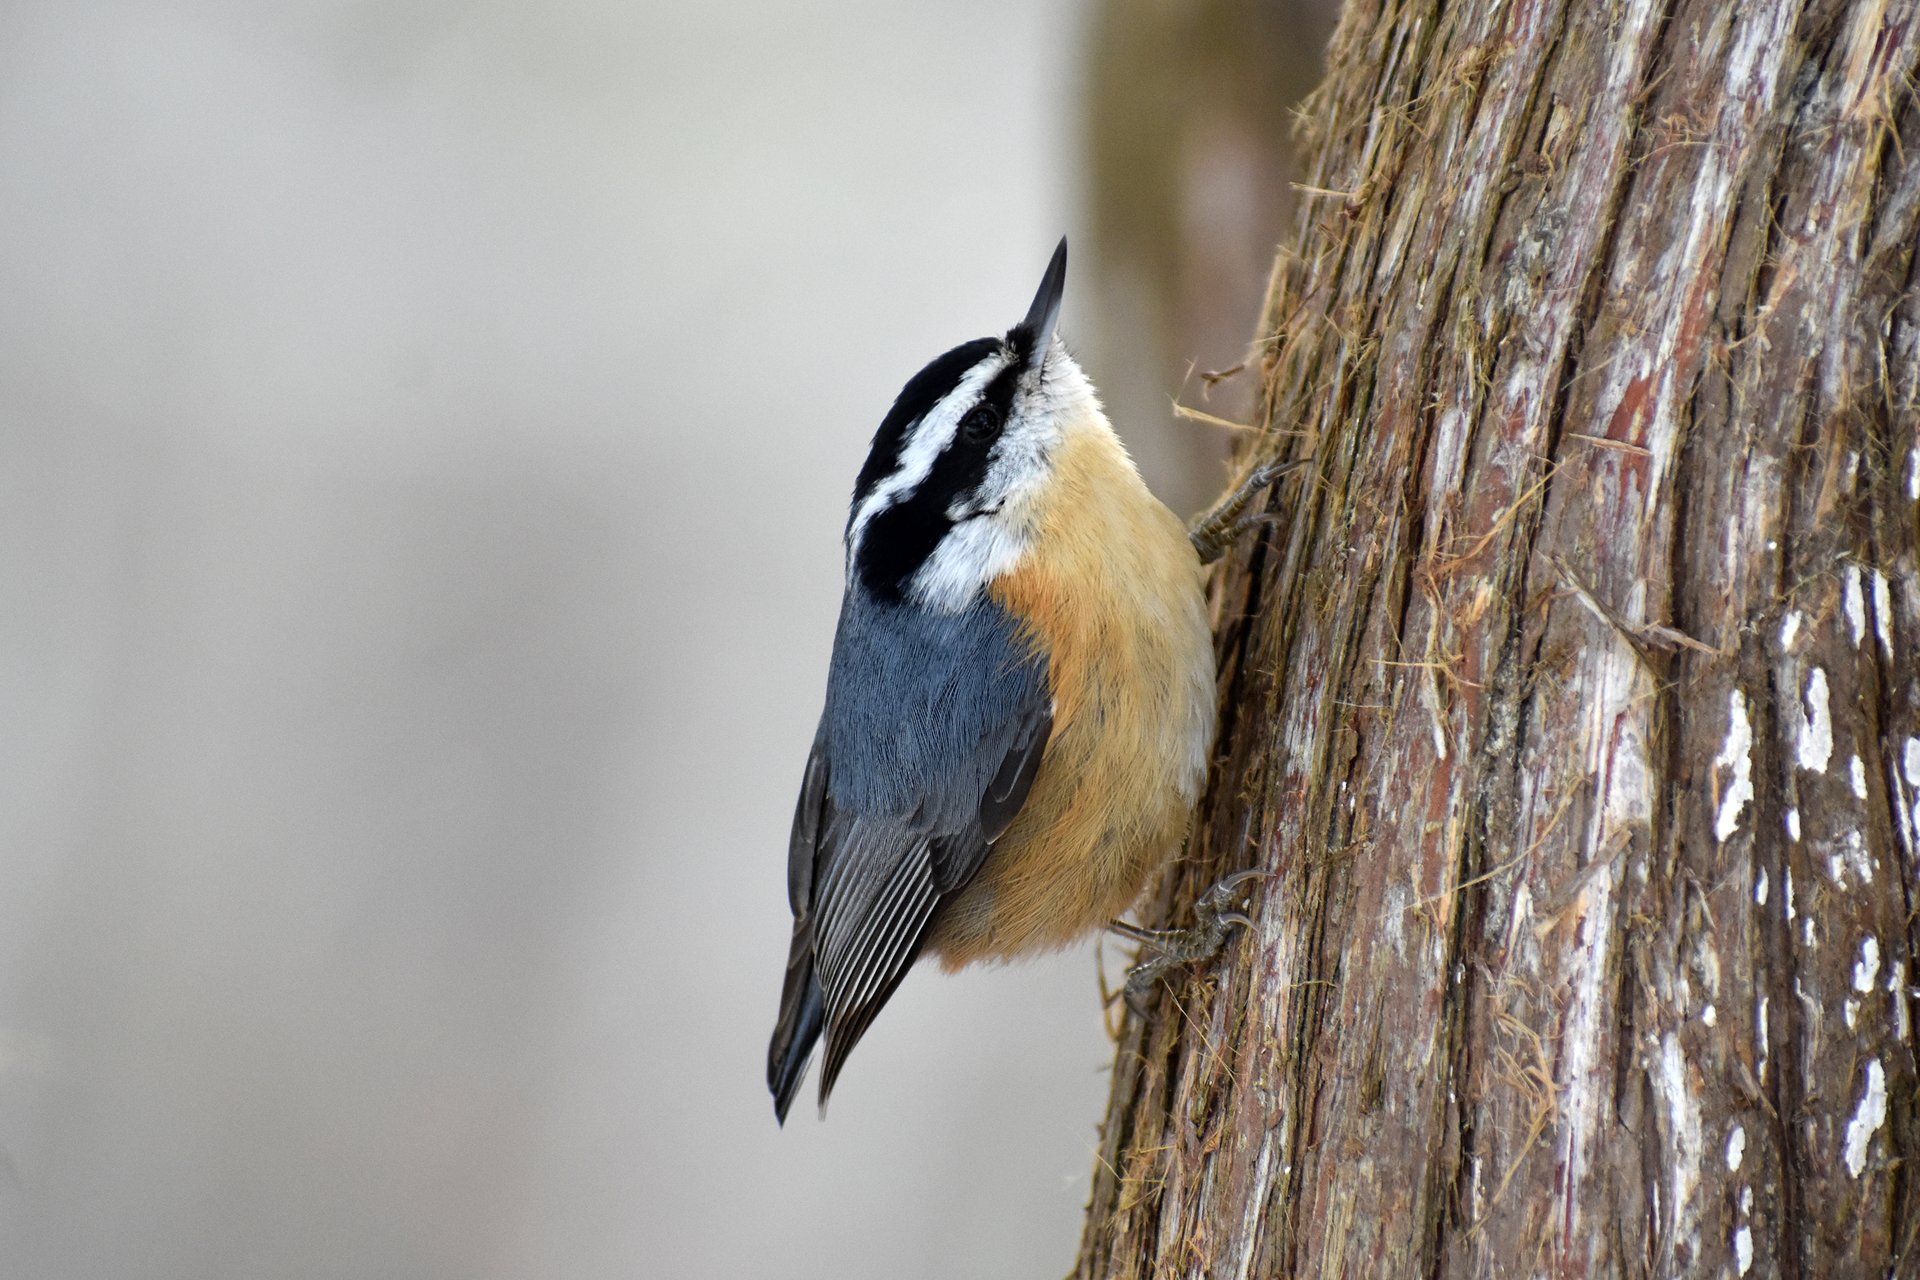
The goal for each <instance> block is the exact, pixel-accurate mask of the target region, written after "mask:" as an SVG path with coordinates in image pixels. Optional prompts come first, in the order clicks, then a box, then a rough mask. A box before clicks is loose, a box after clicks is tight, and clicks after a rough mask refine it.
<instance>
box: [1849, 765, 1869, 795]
mask: <svg viewBox="0 0 1920 1280" xmlns="http://www.w3.org/2000/svg"><path fill="white" fill-rule="evenodd" d="M1847 774H1848V777H1849V779H1850V780H1851V781H1852V783H1853V798H1854V799H1855V800H1865V799H1866V798H1867V764H1866V761H1864V760H1862V759H1861V758H1860V757H1859V756H1852V757H1850V758H1849V759H1848V760H1847Z"/></svg>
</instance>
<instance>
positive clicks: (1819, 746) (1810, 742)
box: [1795, 667, 1833, 773]
mask: <svg viewBox="0 0 1920 1280" xmlns="http://www.w3.org/2000/svg"><path fill="white" fill-rule="evenodd" d="M1797 736H1798V738H1799V741H1798V742H1797V743H1796V744H1795V750H1796V754H1797V755H1798V756H1799V758H1800V767H1801V768H1802V769H1808V770H1811V771H1812V772H1814V773H1825V772H1826V771H1827V762H1828V761H1829V760H1832V759H1833V713H1832V711H1831V710H1829V709H1828V707H1827V673H1826V671H1825V670H1824V669H1823V668H1821V667H1815V668H1814V669H1813V674H1812V675H1810V676H1808V677H1807V693H1806V714H1805V716H1804V717H1803V718H1802V719H1801V720H1800V726H1799V733H1798V735H1797Z"/></svg>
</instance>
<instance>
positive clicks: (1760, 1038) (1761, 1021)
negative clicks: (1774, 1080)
mask: <svg viewBox="0 0 1920 1280" xmlns="http://www.w3.org/2000/svg"><path fill="white" fill-rule="evenodd" d="M1768 1008H1769V997H1767V996H1761V997H1760V998H1759V999H1758V1000H1757V1001H1755V1002H1754V1006H1753V1042H1754V1044H1755V1045H1757V1046H1759V1051H1760V1065H1759V1067H1758V1068H1757V1070H1758V1071H1759V1074H1760V1080H1761V1083H1763V1084H1764V1083H1765V1082H1766V1079H1767V1044H1768V1043H1769V1042H1768V1040H1767V1012H1768Z"/></svg>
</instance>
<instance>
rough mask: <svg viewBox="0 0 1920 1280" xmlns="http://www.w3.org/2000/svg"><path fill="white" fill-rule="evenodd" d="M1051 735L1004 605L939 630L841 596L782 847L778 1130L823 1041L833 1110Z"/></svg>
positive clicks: (1028, 656)
mask: <svg viewBox="0 0 1920 1280" xmlns="http://www.w3.org/2000/svg"><path fill="white" fill-rule="evenodd" d="M1052 729H1053V718H1052V708H1051V699H1050V698H1049V696H1048V692H1047V683H1046V665H1045V662H1044V659H1042V658H1040V657H1039V656H1038V655H1036V654H1034V653H1033V652H1032V650H1031V647H1030V646H1029V645H1027V644H1026V643H1025V642H1024V641H1023V640H1021V639H1020V637H1019V632H1018V628H1016V627H1015V626H1014V625H1013V623H1012V620H1011V619H1010V618H1008V617H1007V615H1006V614H1005V613H1004V612H1003V611H1001V610H999V608H998V607H997V606H994V605H991V604H989V603H984V602H983V603H982V604H979V605H976V606H975V607H974V608H973V609H972V610H969V611H967V612H966V613H964V614H962V615H957V616H949V617H942V616H939V615H933V614H929V613H927V612H926V611H919V610H913V609H908V608H901V607H888V606H880V605H878V604H876V603H875V602H872V601H871V600H866V599H864V598H863V597H862V593H861V592H860V591H859V590H858V589H857V588H855V589H852V590H850V591H849V593H848V598H847V601H846V602H845V603H844V604H843V607H842V610H841V620H840V631H839V634H838V635H837V636H836V638H835V642H834V663H833V668H832V671H831V673H830V675H829V679H828V689H827V709H826V712H825V713H824V714H823V715H822V717H821V722H820V729H819V732H818V734H817V735H816V737H815V739H814V745H813V750H812V751H811V752H810V753H809V755H808V759H807V767H806V771H805V774H804V775H803V777H802V781H801V787H800V800H799V803H798V805H797V806H796V808H795V812H794V824H793V834H792V838H791V841H790V844H789V849H788V862H787V896H788V899H789V902H790V903H791V905H792V907H793V913H794V941H793V946H792V951H791V955H790V958H789V961H788V969H787V986H786V989H785V991H784V992H783V994H782V998H781V1017H780V1021H779V1022H778V1024H777V1025H776V1027H775V1030H774V1039H773V1044H772V1046H771V1047H770V1049H769V1054H768V1068H767V1078H768V1084H769V1086H770V1087H771V1088H772V1089H773V1092H774V1099H775V1111H776V1113H777V1114H779V1115H780V1116H781V1117H783V1118H784V1116H785V1114H786V1107H787V1105H788V1103H789V1102H790V1100H791V1098H792V1095H793V1092H794V1091H795V1089H796V1088H797V1086H798V1083H799V1078H800V1075H801V1073H802V1072H803V1071H804V1070H805V1064H806V1059H807V1057H808V1056H810V1054H811V1052H812V1049H813V1046H814V1043H815V1041H816V1040H817V1039H818V1038H819V1036H820V1035H821V1034H822V1033H823V1032H824V1034H825V1036H826V1054H825V1059H824V1061H823V1063H822V1068H821V1077H820V1102H821V1106H822V1107H824V1106H825V1105H826V1100H827V1097H828V1095H829V1094H830V1093H831V1092H832V1090H833V1086H834V1082H835V1081H836V1080H837V1079H838V1077H839V1074H840V1070H841V1068H842V1067H843V1066H844V1065H845V1064H846V1059H847V1055H848V1054H849V1053H851V1052H852V1050H853V1048H854V1046H855V1045H856V1044H858V1043H859V1041H860V1038H861V1037H862V1036H863V1035H864V1034H865V1033H866V1031H867V1029H868V1028H869V1027H870V1026H871V1025H872V1023H873V1020H874V1017H875V1016H876V1015H877V1014H878V1013H879V1012H880V1010H881V1009H882V1008H883V1007H884V1006H885V1005H886V1003H887V1001H888V999H889V998H891V997H892V995H893V992H894V990H895V989H896V988H897V987H898V986H899V985H900V982H901V980H902V979H903V978H905V976H906V974H907V971H908V970H909V969H910V968H911V967H912V966H913V963H914V961H915V960H916V959H918V958H919V955H920V951H921V948H922V947H923V946H924V945H925V942H926V937H927V933H928V930H929V929H930V928H931V926H932V924H933V922H934V920H935V919H936V917H937V915H938V912H939V908H940V904H941V901H942V900H943V899H944V898H945V897H946V896H947V895H949V894H951V893H953V892H955V891H956V890H958V889H960V888H961V887H963V886H965V885H966V884H967V882H968V881H970V880H971V879H972V878H973V876H974V875H975V874H976V873H978V871H979V869H980V865H981V863H982V862H983V861H984V860H985V858H986V856H987V853H988V851H989V850H990V848H991V847H992V845H993V842H994V841H995V840H997V839H999V838H1000V836H1001V835H1003V834H1004V833H1005V831H1006V829H1007V827H1008V825H1009V824H1010V823H1011V822H1012V821H1013V819H1014V817H1015V816H1016V815H1017V814H1018V813H1019V811H1020V808H1021V806H1022V805H1023V804H1024V803H1025V802H1026V798H1027V794H1028V792H1029V791H1030V790H1031V788H1032V786H1033V780H1034V777H1035V775H1036V774H1037V772H1038V771H1039V767H1040V763H1041V760H1042V758H1043V756H1044V754H1045V751H1046V746H1047V742H1048V740H1049V738H1050V736H1051V734H1052Z"/></svg>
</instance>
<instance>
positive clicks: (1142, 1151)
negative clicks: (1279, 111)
mask: <svg viewBox="0 0 1920 1280" xmlns="http://www.w3.org/2000/svg"><path fill="white" fill-rule="evenodd" d="M1917 73H1920V8H1917V7H1916V4H1915V3H1913V2H1912V0H1908V2H1907V3H1893V2H1890V0H1862V2H1859V3H1851V4H1848V3H1837V2H1835V0H1825V2H1816V3H1798V2H1794V0H1744V2H1743V3H1740V4H1730V3H1727V2H1726V0H1676V2H1675V3H1671V4H1663V3H1655V2H1654V0H1611V3H1607V2H1604V0H1603V2H1602V3H1594V0H1581V2H1578V3H1575V2H1572V0H1541V2H1538V3H1535V2H1531V0H1510V2H1508V3H1487V4H1459V3H1443V2H1442V0H1404V2H1402V3H1398V4H1392V3H1383V0H1355V3H1353V4H1351V5H1350V6H1349V8H1348V10H1347V12H1346V14H1345V16H1344V17H1343V19H1342V22H1341V25H1340V28H1339V30H1338V33H1337V34H1336V36H1335V38H1334V41H1333V45H1332V48H1331V50H1330V52H1329V70H1328V76H1327V79H1326V81H1325V83H1324V84H1323V85H1322V86H1321V88H1320V89H1319V90H1317V91H1316V94H1315V96H1314V97H1313V98H1312V99H1311V100H1310V101H1309V103H1308V104H1307V107H1306V110H1305V112H1304V117H1305V119H1306V120H1307V126H1306V127H1307V129H1308V131H1309V137H1308V138H1307V140H1306V141H1307V149H1308V154H1309V161H1310V165H1311V172H1312V173H1313V174H1314V176H1313V177H1312V179H1311V180H1310V181H1311V186H1312V187H1313V188H1315V189H1316V191H1315V192H1314V193H1312V194H1313V198H1312V199H1310V200H1307V201H1306V202H1305V204H1304V207H1303V209H1302V212H1301V215H1300V219H1299V224H1298V227H1297V230H1296V232H1295V235H1294V237H1293V240H1292V244H1291V247H1290V248H1289V249H1287V250H1284V251H1283V252H1282V254H1281V257H1280V262H1279V264H1278V265H1277V267H1276V269H1275V272H1274V277H1273V285H1272V289H1271V294H1270V298H1269V304H1268V307H1267V312H1266V315H1265V318H1264V321H1263V327H1262V331H1261V335H1260V343H1261V349H1262V352H1263V354H1264V356H1265V363H1264V367H1263V370H1262V372H1263V376H1264V380H1265V381H1264V388H1263V392H1264V394H1263V405H1264V408H1263V413H1264V420H1265V422H1266V423H1267V424H1268V426H1269V430H1270V434H1269V436H1268V437H1267V438H1266V445H1265V447H1266V448H1267V449H1268V450H1270V451H1278V452H1280V453H1283V454H1286V455H1291V456H1295V457H1300V458H1307V459H1310V463H1309V465H1308V467H1307V468H1305V470H1304V471H1302V472H1300V473H1297V474H1296V475H1295V476H1293V477H1290V478H1289V479H1287V480H1286V481H1283V482H1282V484H1281V485H1280V487H1279V488H1278V490H1277V491H1276V494H1275V497H1274V499H1273V505H1274V510H1275V511H1276V512H1277V513H1279V516H1278V522H1277V523H1276V524H1275V525H1274V526H1273V527H1272V528H1271V529H1269V530H1267V531H1265V532H1264V533H1263V535H1262V536H1260V537H1258V538H1256V537H1252V536H1250V537H1248V538H1247V539H1246V540H1245V542H1244V543H1243V545H1242V546H1241V548H1240V549H1239V551H1238V553H1237V556H1236V558H1235V559H1233V560H1232V561H1231V562H1230V564H1229V565H1228V568H1227V570H1226V572H1225V573H1224V575H1223V577H1222V580H1221V583H1220V587H1219V593H1218V602H1219V617H1220V623H1221V626H1220V634H1221V650H1220V652H1221V672H1222V687H1223V707H1224V713H1223V720H1222V729H1221V740H1220V747H1219V753H1218V754H1219V769H1218V771H1217V772H1216V775H1215V782H1214V786H1213V789H1212V792H1211V794H1210V796H1209V798H1208V800H1207V801H1206V803H1205V805H1204V806H1203V809H1202V813H1201V816H1200V819H1199V822H1198V826H1197V829H1196V833H1195V838H1194V842H1193V845H1192V851H1191V856H1190V859H1189V861H1188V862H1187V863H1186V864H1185V865H1183V867H1182V868H1181V870H1180V873H1179V874H1178V875H1177V876H1175V877H1173V878H1172V882H1171V883H1170V884H1169V885H1168V886H1167V887H1166V889H1165V891H1164V892H1163V894H1162V897H1161V899H1160V901H1159V903H1158V906H1157V910H1159V912H1160V913H1161V914H1162V916H1163V918H1166V919H1171V920H1178V919H1181V918H1183V917H1184V916H1185V915H1186V914H1187V913H1188V912H1189V910H1190V908H1189V905H1188V904H1190V903H1191V902H1192V900H1193V899H1194V897H1195V896H1196V894H1197V893H1198V892H1199V891H1200V889H1201V888H1202V887H1203V886H1204V885H1205V884H1207V883H1208V882H1209V881H1211V880H1213V879H1217V878H1218V877H1219V876H1221V875H1223V874H1225V873H1227V872H1229V871H1233V870H1236V869H1239V868H1242V867H1246V866H1249V865H1253V866H1264V867H1266V868H1268V869H1270V870H1271V871H1272V872H1273V875H1272V878H1271V879H1270V880H1268V881H1267V882H1265V888H1264V890H1263V891H1262V892H1261V893H1260V894H1258V895H1257V896H1256V899H1255V910H1254V913H1253V914H1254V915H1255V918H1256V921H1255V925H1254V927H1253V928H1251V929H1247V930H1242V931H1240V933H1239V934H1238V935H1237V936H1236V938H1235V939H1234V940H1233V941H1232V942H1230V943H1229V945H1228V948H1227V950H1226V951H1225V952H1224V953H1223V955H1222V956H1221V958H1220V959H1219V960H1218V961H1216V962H1214V963H1212V964H1205V965H1199V966H1196V967H1195V968H1194V970H1193V971H1192V972H1191V973H1190V974H1189V975H1187V976H1185V977H1184V978H1182V979H1181V980H1179V981H1177V982H1174V983H1172V984H1170V985H1169V986H1167V987H1164V988H1163V989H1161V990H1160V991H1158V992H1157V993H1155V995H1154V996H1153V998H1152V999H1151V1001H1150V1002H1149V1010H1148V1013H1147V1016H1145V1017H1144V1018H1130V1019H1129V1020H1128V1021H1127V1023H1126V1025H1125V1029H1124V1031H1123V1033H1122V1036H1121V1041H1120V1044H1119V1047H1118V1056H1117V1059H1116V1063H1115V1068H1114V1083H1113V1099H1112V1103H1111V1108H1110V1111H1109V1114H1108V1117H1107V1120H1106V1123H1105V1126H1104V1133H1103V1140H1102V1145H1101V1150H1100V1157H1099V1161H1098V1163H1097V1165H1096V1168H1095V1179H1094V1189H1093V1200H1092V1204H1091V1206H1090V1208H1089V1211H1088V1221H1087V1229H1086V1234H1085V1238H1084V1242H1083V1247H1082V1253H1081V1257H1080V1260H1079V1264H1078V1267H1077V1270H1076V1274H1077V1275H1078V1276H1082V1277H1089V1278H1091V1277H1109V1276H1138V1277H1148V1276H1151V1277H1163V1276H1195V1277H1199V1276H1206V1277H1215V1276H1219V1277H1232V1276H1271V1275H1293V1274H1305V1275H1315V1276H1320V1275H1348V1276H1394V1277H1398V1276H1411V1275H1440V1274H1446V1275H1454V1274H1472V1275H1577V1276H1597V1275H1618V1274H1626V1275H1663V1276H1666V1275H1728V1276H1735V1275H1754V1276H1774V1275H1780V1276H1804V1277H1824V1276H1846V1275H1859V1274H1870V1275H1876V1276H1879V1275H1887V1274H1895V1275H1913V1274H1917V1273H1920V1163H1916V1160H1917V1159H1920V1093H1917V1088H1920V1086H1917V1083H1916V1081H1917V1077H1916V1041H1915V1031H1914V1028H1915V1026H1916V1023H1917V1022H1920V986H1917V984H1920V963H1917V962H1916V959H1915V950H1916V944H1917V943H1920V925H1917V924H1916V916H1915V911H1916V902H1917V900H1920V899H1917V897H1916V895H1917V894H1920V837H1917V836H1916V827H1920V809H1917V807H1916V806H1917V802H1920V584H1917V582H1916V568H1915V564H1916V562H1915V555H1916V534H1917V530H1920V505H1916V504H1917V503H1920V454H1917V453H1916V421H1917V420H1920V278H1917V277H1916V274H1915V249H1916V244H1920V99H1917V98H1916V93H1915V88H1914V86H1915V77H1916V74H1917ZM1149 914H1151V913H1149Z"/></svg>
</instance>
